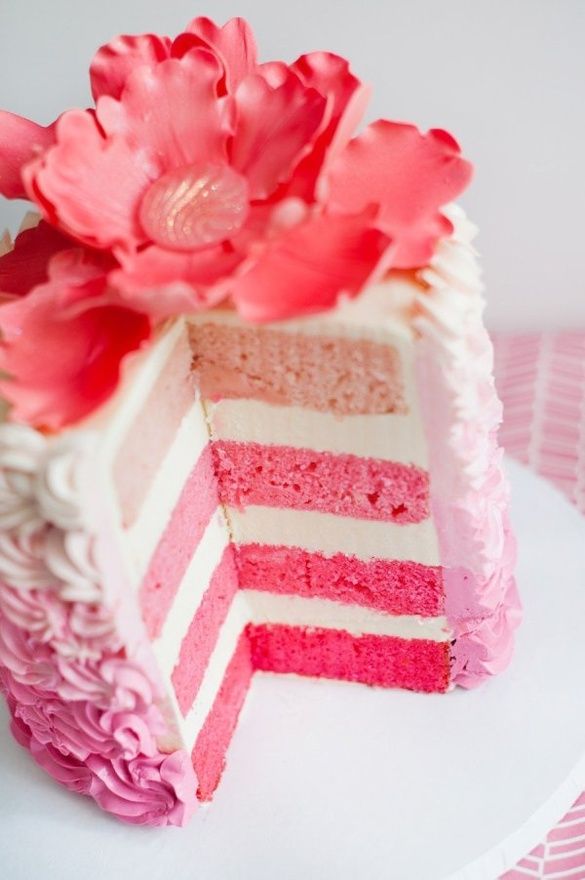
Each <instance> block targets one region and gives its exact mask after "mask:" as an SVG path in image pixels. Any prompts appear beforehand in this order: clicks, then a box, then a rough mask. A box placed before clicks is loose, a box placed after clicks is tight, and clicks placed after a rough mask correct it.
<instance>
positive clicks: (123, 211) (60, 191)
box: [24, 98, 156, 248]
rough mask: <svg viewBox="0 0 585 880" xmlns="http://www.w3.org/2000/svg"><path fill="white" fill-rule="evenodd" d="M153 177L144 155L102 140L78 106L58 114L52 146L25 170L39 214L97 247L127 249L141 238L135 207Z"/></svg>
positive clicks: (89, 115) (91, 118) (90, 118)
mask: <svg viewBox="0 0 585 880" xmlns="http://www.w3.org/2000/svg"><path fill="white" fill-rule="evenodd" d="M102 100H110V99H106V98H104V99H102ZM154 176H156V169H153V167H152V163H151V162H150V160H149V159H148V157H146V156H145V155H144V154H142V153H140V152H138V151H133V150H132V149H131V148H130V147H129V145H128V144H127V143H126V142H125V140H124V139H123V138H120V137H118V138H105V137H104V135H103V134H102V132H101V131H100V129H99V127H98V125H97V122H96V120H95V117H94V116H93V114H92V113H89V112H86V111H83V110H71V111H70V112H68V113H65V114H64V115H63V116H62V117H61V119H60V120H59V123H58V125H57V143H56V145H55V146H54V147H52V148H51V149H50V150H48V151H47V153H46V154H45V155H44V156H43V157H41V159H39V160H37V161H36V162H33V163H31V164H30V165H28V166H27V168H26V169H25V172H24V178H25V184H26V186H27V190H28V193H29V196H30V198H32V199H33V200H34V201H36V202H37V204H38V205H39V207H40V208H41V210H42V212H43V214H44V216H45V217H47V218H48V219H49V220H51V221H52V222H54V223H55V224H58V225H59V226H60V227H61V229H63V230H64V231H65V232H68V233H69V234H70V235H72V236H74V237H75V238H77V239H79V240H80V241H83V242H85V243H86V244H89V245H90V246H92V247H97V248H110V247H113V246H114V245H118V246H125V247H128V248H131V247H134V246H136V244H139V243H140V242H141V241H143V240H144V236H143V233H142V231H141V229H140V226H139V225H138V221H137V209H138V204H139V202H140V199H141V197H142V194H143V193H144V191H145V189H146V188H147V187H148V186H149V185H150V183H151V182H152V180H153V177H154Z"/></svg>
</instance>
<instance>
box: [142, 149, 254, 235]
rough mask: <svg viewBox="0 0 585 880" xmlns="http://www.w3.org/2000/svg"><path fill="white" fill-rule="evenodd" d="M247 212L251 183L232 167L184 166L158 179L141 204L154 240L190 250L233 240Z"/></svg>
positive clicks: (146, 226)
mask: <svg viewBox="0 0 585 880" xmlns="http://www.w3.org/2000/svg"><path fill="white" fill-rule="evenodd" d="M247 216H248V183H247V181H246V179H245V177H242V175H241V174H238V172H237V171H234V169H233V168H230V166H229V165H206V166H201V165H185V166H184V167H183V168H175V169H174V170H173V171H169V172H168V173H167V174H163V176H162V177H159V179H158V180H157V181H155V183H153V184H152V186H151V187H150V188H149V189H148V190H147V191H146V193H145V194H144V197H143V199H142V203H141V205H140V211H139V218H140V223H141V224H142V228H143V229H144V231H145V232H146V234H147V235H148V236H149V238H151V239H152V241H154V242H155V243H156V244H158V245H161V247H164V248H170V249H171V250H176V251H191V250H195V249H197V248H202V247H206V246H207V245H211V244H217V243H218V242H220V241H224V240H225V239H226V238H231V236H232V235H234V234H235V233H236V232H238V230H239V229H241V227H242V226H243V224H244V222H245V220H246V217H247Z"/></svg>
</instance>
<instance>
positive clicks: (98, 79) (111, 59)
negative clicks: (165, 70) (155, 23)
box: [89, 34, 171, 101]
mask: <svg viewBox="0 0 585 880" xmlns="http://www.w3.org/2000/svg"><path fill="white" fill-rule="evenodd" d="M170 51H171V41H170V39H169V37H158V36H155V35H154V34H141V35H140V36H136V37H133V36H119V37H116V38H115V39H113V40H111V41H110V42H109V43H106V45H105V46H102V47H101V48H100V49H98V51H97V53H96V55H95V57H94V59H93V61H92V63H91V67H90V69H89V77H90V81H91V93H92V95H93V97H94V100H95V101H97V99H98V98H99V97H101V96H102V95H111V96H112V98H119V97H120V95H121V94H122V90H123V88H124V85H125V83H126V80H127V79H128V76H129V75H130V74H131V73H132V71H133V70H134V69H135V68H136V67H141V66H143V65H146V66H147V67H151V68H152V67H156V65H157V64H158V63H159V62H160V61H164V59H165V58H168V57H169V55H170Z"/></svg>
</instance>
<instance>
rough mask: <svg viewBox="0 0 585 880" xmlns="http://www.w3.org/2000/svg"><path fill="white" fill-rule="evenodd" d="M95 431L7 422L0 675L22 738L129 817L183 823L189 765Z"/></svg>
mask: <svg viewBox="0 0 585 880" xmlns="http://www.w3.org/2000/svg"><path fill="white" fill-rule="evenodd" d="M95 441H96V438H95V436H92V435H88V434H84V433H79V434H76V435H64V436H63V437H62V438H56V439H54V440H47V439H46V438H45V437H43V436H42V435H41V434H39V433H37V432H35V431H34V430H33V429H31V428H28V427H25V426H21V425H8V424H4V425H2V426H0V462H1V466H2V470H1V484H0V526H1V528H2V550H1V557H2V561H3V571H2V577H3V583H2V584H1V586H0V663H1V667H0V681H1V683H2V689H3V690H4V692H5V694H6V698H7V702H8V706H9V709H10V712H11V715H12V730H13V733H14V735H15V737H16V738H17V740H18V741H19V742H20V743H21V745H24V746H26V747H27V748H29V749H30V751H31V753H32V755H33V757H34V759H35V760H36V761H37V763H38V764H40V765H41V767H43V769H45V770H46V771H47V772H48V773H50V774H51V775H52V776H54V777H55V778H56V779H57V780H58V781H60V782H61V783H62V784H64V785H66V786H67V787H69V788H71V789H73V790H75V791H77V792H80V793H83V794H86V795H89V796H91V797H93V798H94V799H95V800H96V801H97V802H98V803H99V804H100V806H102V807H103V808H104V809H107V810H108V811H110V812H112V813H114V814H115V815H117V816H118V817H119V818H121V819H123V820H124V821H127V822H131V823H138V824H151V825H165V824H167V823H170V824H183V823H184V822H185V821H186V820H187V819H188V817H189V815H190V814H191V812H192V810H193V807H194V805H195V798H194V791H195V788H196V783H195V778H194V774H193V768H192V766H191V762H190V759H189V756H188V755H187V754H186V753H185V752H184V751H182V750H181V749H177V748H176V745H175V746H173V742H175V744H176V734H175V733H173V732H172V731H171V730H170V729H169V727H168V724H167V721H166V720H165V717H164V714H163V712H162V711H161V707H160V705H159V702H160V701H161V700H162V699H163V688H162V686H161V683H160V680H159V677H158V674H157V671H156V664H155V663H154V660H153V657H152V653H151V650H150V647H149V645H148V641H147V638H146V634H145V631H144V627H143V625H142V623H141V621H140V618H139V617H138V615H137V609H136V607H135V606H133V604H132V602H131V594H129V592H128V589H127V584H126V583H125V582H124V579H123V577H122V576H121V572H122V567H121V566H120V565H119V560H118V559H117V555H118V548H117V547H116V545H115V543H114V542H112V540H111V535H110V534H109V529H108V525H107V519H106V520H105V521H104V511H103V510H102V509H101V508H100V503H99V497H100V492H99V487H96V485H94V482H93V480H92V476H91V467H92V458H93V456H92V451H93V449H94V448H95ZM92 447H93V449H92ZM164 744H166V748H163V747H162V746H163V745H164Z"/></svg>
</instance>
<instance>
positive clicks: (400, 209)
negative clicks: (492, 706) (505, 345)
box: [0, 19, 519, 824]
mask: <svg viewBox="0 0 585 880" xmlns="http://www.w3.org/2000/svg"><path fill="white" fill-rule="evenodd" d="M92 85H93V91H94V96H95V97H96V102H97V103H96V108H97V109H96V113H95V114H92V113H89V112H88V111H69V112H68V113H66V114H64V116H63V117H62V118H61V119H60V120H59V121H58V122H57V123H56V125H54V126H50V127H49V128H45V129H43V128H40V127H38V126H35V125H34V124H33V123H29V122H28V121H26V120H22V119H20V118H18V117H14V116H11V115H10V114H8V113H5V114H3V115H0V130H2V127H3V128H4V130H5V131H10V132H11V134H12V137H13V138H14V139H15V141H18V143H19V149H18V150H14V151H13V152H11V150H10V149H8V150H7V151H6V155H5V156H4V157H3V159H1V160H0V168H3V174H2V175H0V182H1V183H2V185H3V192H4V193H5V194H6V195H9V196H17V197H18V196H21V195H23V194H25V195H26V196H27V197H28V198H30V199H32V200H33V201H34V202H35V203H36V206H37V209H38V210H40V212H41V215H42V217H43V219H42V220H41V222H40V223H39V224H38V225H36V226H33V228H32V229H29V230H26V231H25V232H23V233H21V235H20V236H19V237H18V238H17V240H16V243H15V246H14V248H12V246H11V245H9V244H8V245H7V252H6V254H5V256H4V257H2V258H1V259H0V289H2V290H3V291H5V293H6V294H7V296H6V302H5V304H4V305H2V306H0V327H1V328H2V331H3V337H4V339H3V343H2V354H1V361H2V367H3V368H4V369H5V371H6V373H7V374H8V377H7V378H6V379H5V380H4V381H3V382H2V389H3V394H4V395H5V397H6V399H7V400H8V401H9V402H10V404H11V408H10V409H9V410H8V413H7V416H6V420H5V422H4V424H3V425H2V426H1V427H0V468H1V470H0V524H1V526H2V529H3V532H2V537H1V539H0V540H1V543H0V577H1V578H2V582H1V583H0V663H1V664H2V669H1V670H0V677H1V678H0V680H1V681H2V684H3V689H4V690H5V692H6V696H7V700H8V705H9V708H10V710H11V713H12V716H13V721H12V727H13V731H14V733H15V735H16V736H17V738H18V739H19V741H20V742H21V743H22V744H23V745H26V746H27V747H28V748H29V749H30V750H31V752H32V754H33V757H34V758H35V759H36V760H37V762H38V763H39V764H41V766H43V767H44V768H45V769H46V770H48V771H49V772H50V773H52V775H53V776H55V777H56V778H57V779H58V780H59V781H61V782H62V783H64V784H65V785H67V786H68V787H69V788H71V789H74V790H76V791H79V792H82V793H84V794H89V795H91V796H92V797H94V799H95V800H96V801H97V802H98V803H99V804H100V806H102V807H103V808H105V809H107V810H109V811H111V812H113V813H115V814H116V815H118V816H119V817H120V818H123V819H125V820H127V821H131V822H138V823H148V824H167V823H172V824H182V823H183V822H184V821H185V820H186V818H187V817H188V816H189V815H190V813H191V812H192V810H193V808H194V806H195V804H196V802H197V800H198V799H199V800H203V801H205V800H209V799H210V798H211V796H212V794H213V791H214V790H215V788H216V786H217V784H218V782H219V779H220V776H221V773H222V770H223V768H224V764H225V754H226V751H227V749H228V746H229V742H230V739H231V737H232V734H233V732H234V729H235V726H236V722H237V718H238V714H239V712H240V710H241V708H242V705H243V703H244V700H245V696H246V692H247V690H248V688H249V685H250V681H251V679H252V676H253V673H254V672H255V671H263V672H269V673H294V674H300V675H305V676H317V677H325V678H331V679H341V680H344V681H352V682H361V683H364V684H367V685H374V686H379V687H385V688H396V687H399V688H407V689H410V690H414V691H420V692H424V693H430V692H439V693H445V692H448V691H449V690H450V689H451V688H452V687H453V686H455V685H461V686H463V687H471V686H474V685H476V684H478V683H480V682H481V681H483V680H484V679H485V678H487V677H489V676H490V675H492V674H494V673H497V672H499V671H500V670H502V669H503V668H504V667H505V666H506V664H507V662H508V660H509V657H510V654H511V650H512V641H513V631H514V629H515V627H516V625H517V623H518V619H519V606H518V599H517V595H516V591H515V584H514V577H513V568H514V542H513V538H512V536H511V532H510V529H509V524H508V510H507V508H508V490H507V485H506V481H505V479H504V476H503V474H502V468H501V450H499V449H498V446H497V439H496V431H497V426H498V423H499V420H500V404H499V401H498V398H497V396H496V393H495V390H494V385H493V379H492V352H491V344H490V342H489V338H488V336H487V333H486V331H485V329H484V326H483V322H482V309H483V298H482V294H481V284H480V280H479V273H478V268H477V263H476V258H475V253H474V250H473V247H472V244H471V242H472V239H473V237H474V230H473V227H472V226H471V224H470V223H469V222H468V221H467V219H466V218H465V215H464V213H463V211H462V210H461V209H460V208H458V207H456V206H454V205H453V204H452V200H453V199H454V198H455V197H456V196H457V195H458V194H459V192H460V191H461V190H462V188H463V187H464V185H465V183H466V182H467V179H468V177H469V166H468V164H467V163H466V162H465V161H464V160H463V159H462V158H461V157H460V154H459V148H458V147H457V144H456V143H455V142H454V141H453V139H452V138H451V137H450V136H449V135H448V134H446V133H445V132H442V131H436V130H434V131H432V132H430V133H429V134H428V135H422V134H420V133H419V132H418V131H417V130H416V129H415V128H414V127H412V126H406V125H403V124H398V123H389V122H378V123H374V124H373V125H372V126H370V127H368V128H366V129H365V131H364V132H363V133H362V134H360V135H358V136H357V137H355V138H354V139H353V140H351V139H350V138H351V135H352V128H353V125H355V123H356V122H357V118H358V110H359V109H360V108H361V105H362V103H363V98H364V93H365V92H364V88H363V86H362V85H361V83H359V81H358V80H357V79H356V78H355V77H354V76H353V74H351V72H350V71H349V68H348V66H347V64H346V62H344V61H343V60H342V59H339V58H338V57H337V56H334V55H330V54H327V53H313V54H312V55H308V56H303V57H302V58H301V59H299V60H298V61H297V62H295V63H294V64H293V65H288V66H287V65H284V64H283V63H282V62H271V63H269V64H263V65H260V64H258V62H257V61H256V56H255V49H254V45H253V41H252V37H251V34H250V31H249V29H248V28H247V26H246V25H245V24H244V23H243V22H241V21H240V20H233V21H232V22H229V23H228V24H227V25H225V26H224V28H217V27H216V26H215V25H213V23H212V22H210V21H209V20H208V19H195V21H194V22H192V23H191V24H190V25H189V27H188V28H187V30H186V31H185V32H184V33H183V34H182V35H180V37H178V38H177V39H176V40H174V41H170V40H169V39H168V38H161V37H154V36H144V37H136V38H130V37H126V38H118V40H116V41H114V42H113V43H112V44H110V45H109V46H107V47H104V48H103V49H102V50H100V52H99V53H98V55H97V56H96V59H95V60H94V63H93V65H92ZM162 97H164V103H163V104H158V105H157V104H156V99H157V98H158V99H161V98H162ZM188 102H190V103H188ZM185 106H191V107H192V108H194V111H195V110H196V116H197V131H196V132H193V131H192V130H191V129H190V126H191V124H192V123H191V122H190V121H189V120H187V119H185V116H184V113H183V112H182V110H181V108H184V107H185ZM153 107H154V108H155V109H154V111H153V110H152V108H153ZM148 108H150V110H148ZM194 139H195V140H196V146H195V147H194V146H193V143H194ZM2 162H3V163H4V165H2ZM22 190H24V193H23V192H22ZM283 686H284V685H283ZM391 698H392V696H391V694H389V699H391ZM448 698H449V697H448V696H446V697H445V699H448ZM421 699H424V697H421Z"/></svg>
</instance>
